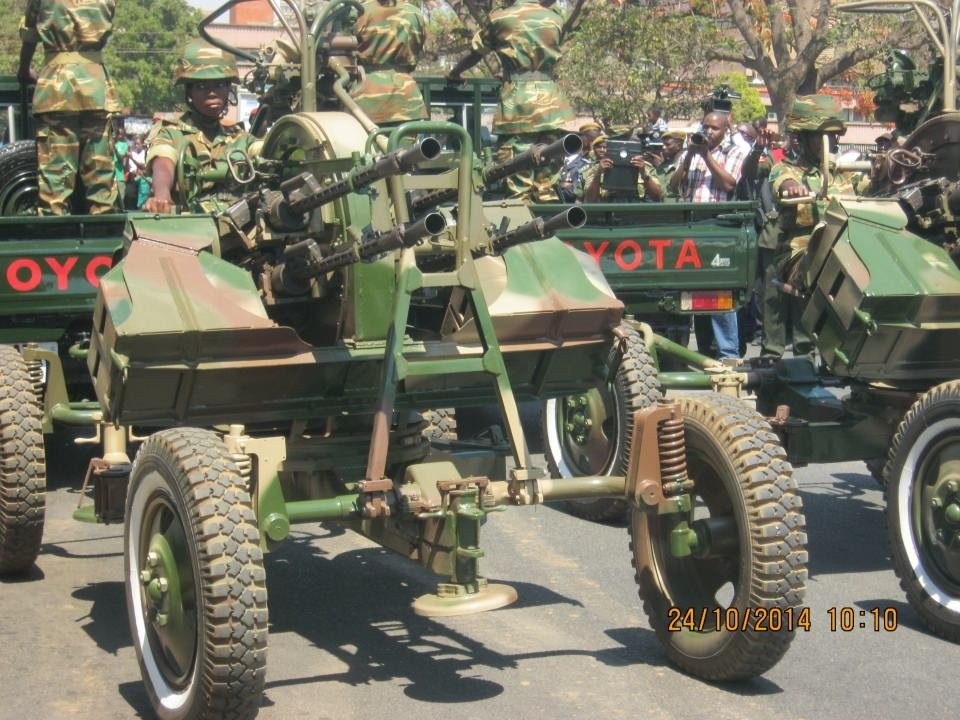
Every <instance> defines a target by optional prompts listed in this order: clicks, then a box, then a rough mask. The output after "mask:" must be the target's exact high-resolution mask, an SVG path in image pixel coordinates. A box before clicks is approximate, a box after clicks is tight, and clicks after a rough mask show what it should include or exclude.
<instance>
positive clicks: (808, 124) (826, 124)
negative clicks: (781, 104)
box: [786, 95, 847, 133]
mask: <svg viewBox="0 0 960 720" xmlns="http://www.w3.org/2000/svg"><path fill="white" fill-rule="evenodd" d="M842 112H843V109H842V108H841V107H840V102H839V101H838V100H837V99H836V98H834V97H830V96H829V95H803V96H801V97H798V98H797V99H796V100H794V101H793V107H792V108H791V109H790V112H789V113H788V114H787V122H786V126H787V130H789V131H792V132H799V131H801V130H808V131H810V132H840V133H842V132H845V131H846V129H847V126H846V125H845V124H844V122H843V116H842Z"/></svg>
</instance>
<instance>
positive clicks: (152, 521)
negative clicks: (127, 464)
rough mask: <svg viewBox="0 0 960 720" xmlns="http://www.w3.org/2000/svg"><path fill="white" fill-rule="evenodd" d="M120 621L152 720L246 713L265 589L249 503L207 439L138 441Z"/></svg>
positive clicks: (258, 658) (261, 645)
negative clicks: (126, 623)
mask: <svg viewBox="0 0 960 720" xmlns="http://www.w3.org/2000/svg"><path fill="white" fill-rule="evenodd" d="M124 545H125V560H124V570H125V577H126V587H127V612H128V614H129V620H130V630H131V634H132V635H133V638H134V646H135V648H136V651H137V660H138V661H139V663H140V672H141V675H142V676H143V680H144V684H145V685H146V688H147V693H148V694H149V696H150V700H151V702H152V704H153V708H154V711H155V712H156V714H157V715H158V716H159V717H160V718H162V719H163V720H174V719H176V720H180V719H185V718H201V717H202V718H224V719H226V718H230V719H231V720H235V719H242V718H253V717H255V716H256V714H257V712H258V710H259V706H260V698H261V695H262V693H263V686H264V676H265V672H266V653H267V589H266V574H265V572H264V568H263V553H262V552H261V550H260V545H259V533H258V531H257V523H256V518H255V516H254V513H253V509H252V507H251V503H250V494H249V492H248V491H247V489H246V487H245V486H244V483H243V480H242V478H241V477H240V476H239V474H238V472H237V468H236V466H235V465H234V463H233V461H232V460H231V459H230V455H229V452H228V451H227V448H226V447H225V446H224V445H223V443H222V442H221V441H220V439H219V438H218V437H217V436H216V435H215V434H214V433H212V432H208V431H206V430H197V429H194V428H175V429H172V430H164V431H162V432H158V433H156V434H154V435H152V436H150V438H148V439H147V440H146V442H144V444H143V445H142V446H141V448H140V452H139V453H137V457H136V460H135V461H134V463H133V466H132V468H131V471H130V487H129V489H128V491H127V507H126V519H125V526H124Z"/></svg>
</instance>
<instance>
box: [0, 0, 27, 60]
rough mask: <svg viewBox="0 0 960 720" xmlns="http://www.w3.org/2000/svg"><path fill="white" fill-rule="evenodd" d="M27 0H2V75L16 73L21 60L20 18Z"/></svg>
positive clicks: (0, 34) (0, 31)
mask: <svg viewBox="0 0 960 720" xmlns="http://www.w3.org/2000/svg"><path fill="white" fill-rule="evenodd" d="M26 4H27V3H26V0H0V17H4V18H6V20H4V22H3V24H2V26H0V75H15V74H16V72H17V65H18V64H19V61H20V31H19V27H18V26H19V23H20V18H21V17H23V8H24V7H26Z"/></svg>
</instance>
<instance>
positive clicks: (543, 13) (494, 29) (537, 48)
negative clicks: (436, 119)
mask: <svg viewBox="0 0 960 720" xmlns="http://www.w3.org/2000/svg"><path fill="white" fill-rule="evenodd" d="M504 5H505V7H503V8H502V9H500V10H496V11H494V12H492V13H490V15H489V17H488V21H487V24H486V25H484V26H483V27H482V28H481V29H480V31H479V32H478V33H477V34H476V35H475V36H474V38H473V42H472V50H471V52H470V53H469V54H468V55H466V56H464V57H463V58H462V59H461V60H460V61H459V62H458V63H457V64H456V66H455V67H454V68H453V70H451V71H450V73H449V74H448V75H447V78H448V79H449V80H450V81H451V82H456V83H459V82H463V79H462V77H461V76H462V73H463V72H464V71H466V70H467V69H468V68H471V67H473V66H474V65H476V64H477V63H478V62H480V60H481V59H482V58H483V54H484V53H485V52H488V51H493V52H495V53H496V54H497V58H498V59H499V60H500V64H501V66H502V67H503V73H504V78H503V79H504V83H503V85H502V86H501V88H500V103H499V105H498V107H497V113H496V116H495V117H494V119H493V130H494V132H496V133H498V134H499V136H500V137H499V142H498V145H497V160H498V161H499V162H504V161H506V160H510V159H512V158H513V157H514V156H515V155H517V154H519V153H522V152H524V151H526V150H528V149H529V148H530V147H531V145H533V144H534V143H542V142H551V141H553V140H556V139H557V138H558V137H559V136H560V132H559V129H560V128H561V127H563V126H564V125H565V124H567V123H569V122H571V121H572V120H573V118H574V115H573V109H572V108H571V107H570V103H569V102H568V101H567V100H566V98H565V97H564V96H563V95H562V94H561V93H560V90H559V89H558V88H557V85H556V83H555V82H554V81H553V78H552V77H551V75H550V73H551V72H552V71H553V68H554V66H555V65H556V63H557V61H558V60H559V59H560V42H561V35H562V31H563V18H562V17H561V15H560V13H559V12H558V11H557V10H555V9H554V8H553V7H552V5H553V2H546V0H544V2H540V1H539V0H505V2H504ZM558 177H559V173H558V172H556V171H550V170H545V169H539V170H535V171H528V172H524V173H519V174H517V175H514V176H511V177H509V178H507V181H506V183H507V190H508V192H509V194H510V195H511V196H512V197H520V198H524V199H526V200H529V201H555V200H556V199H557V192H556V186H557V180H558Z"/></svg>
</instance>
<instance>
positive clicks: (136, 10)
mask: <svg viewBox="0 0 960 720" xmlns="http://www.w3.org/2000/svg"><path fill="white" fill-rule="evenodd" d="M25 5H26V2H25V0H0V14H2V17H6V18H8V20H7V21H6V22H5V23H4V24H3V28H2V30H0V73H6V74H13V73H16V71H17V65H18V63H19V57H20V36H19V32H18V29H17V26H18V23H19V19H20V17H22V16H23V8H24V6H25ZM201 17H203V13H202V12H201V11H200V10H197V9H196V8H193V7H190V6H189V5H188V4H187V2H186V0H121V2H119V3H117V14H116V16H115V17H114V22H113V35H111V36H110V40H109V41H108V42H107V49H106V50H105V52H104V64H105V65H106V66H107V71H108V72H109V73H110V77H111V78H113V82H114V84H115V85H116V88H117V92H118V93H119V94H120V102H121V103H122V105H123V107H124V108H125V109H127V110H129V111H130V112H131V113H134V114H140V115H150V114H152V113H154V112H155V111H158V110H163V111H169V110H173V109H174V107H175V106H176V105H178V104H180V105H182V103H183V92H182V91H181V90H179V89H174V87H173V82H172V78H173V64H174V62H175V60H176V57H177V52H178V50H179V48H180V47H181V46H182V45H183V44H184V43H185V42H186V41H187V40H189V39H191V38H194V37H196V36H197V24H198V23H199V22H200V19H201ZM42 59H43V54H42V49H38V50H37V53H36V55H35V56H34V59H33V65H34V67H39V65H40V63H41V62H42Z"/></svg>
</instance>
